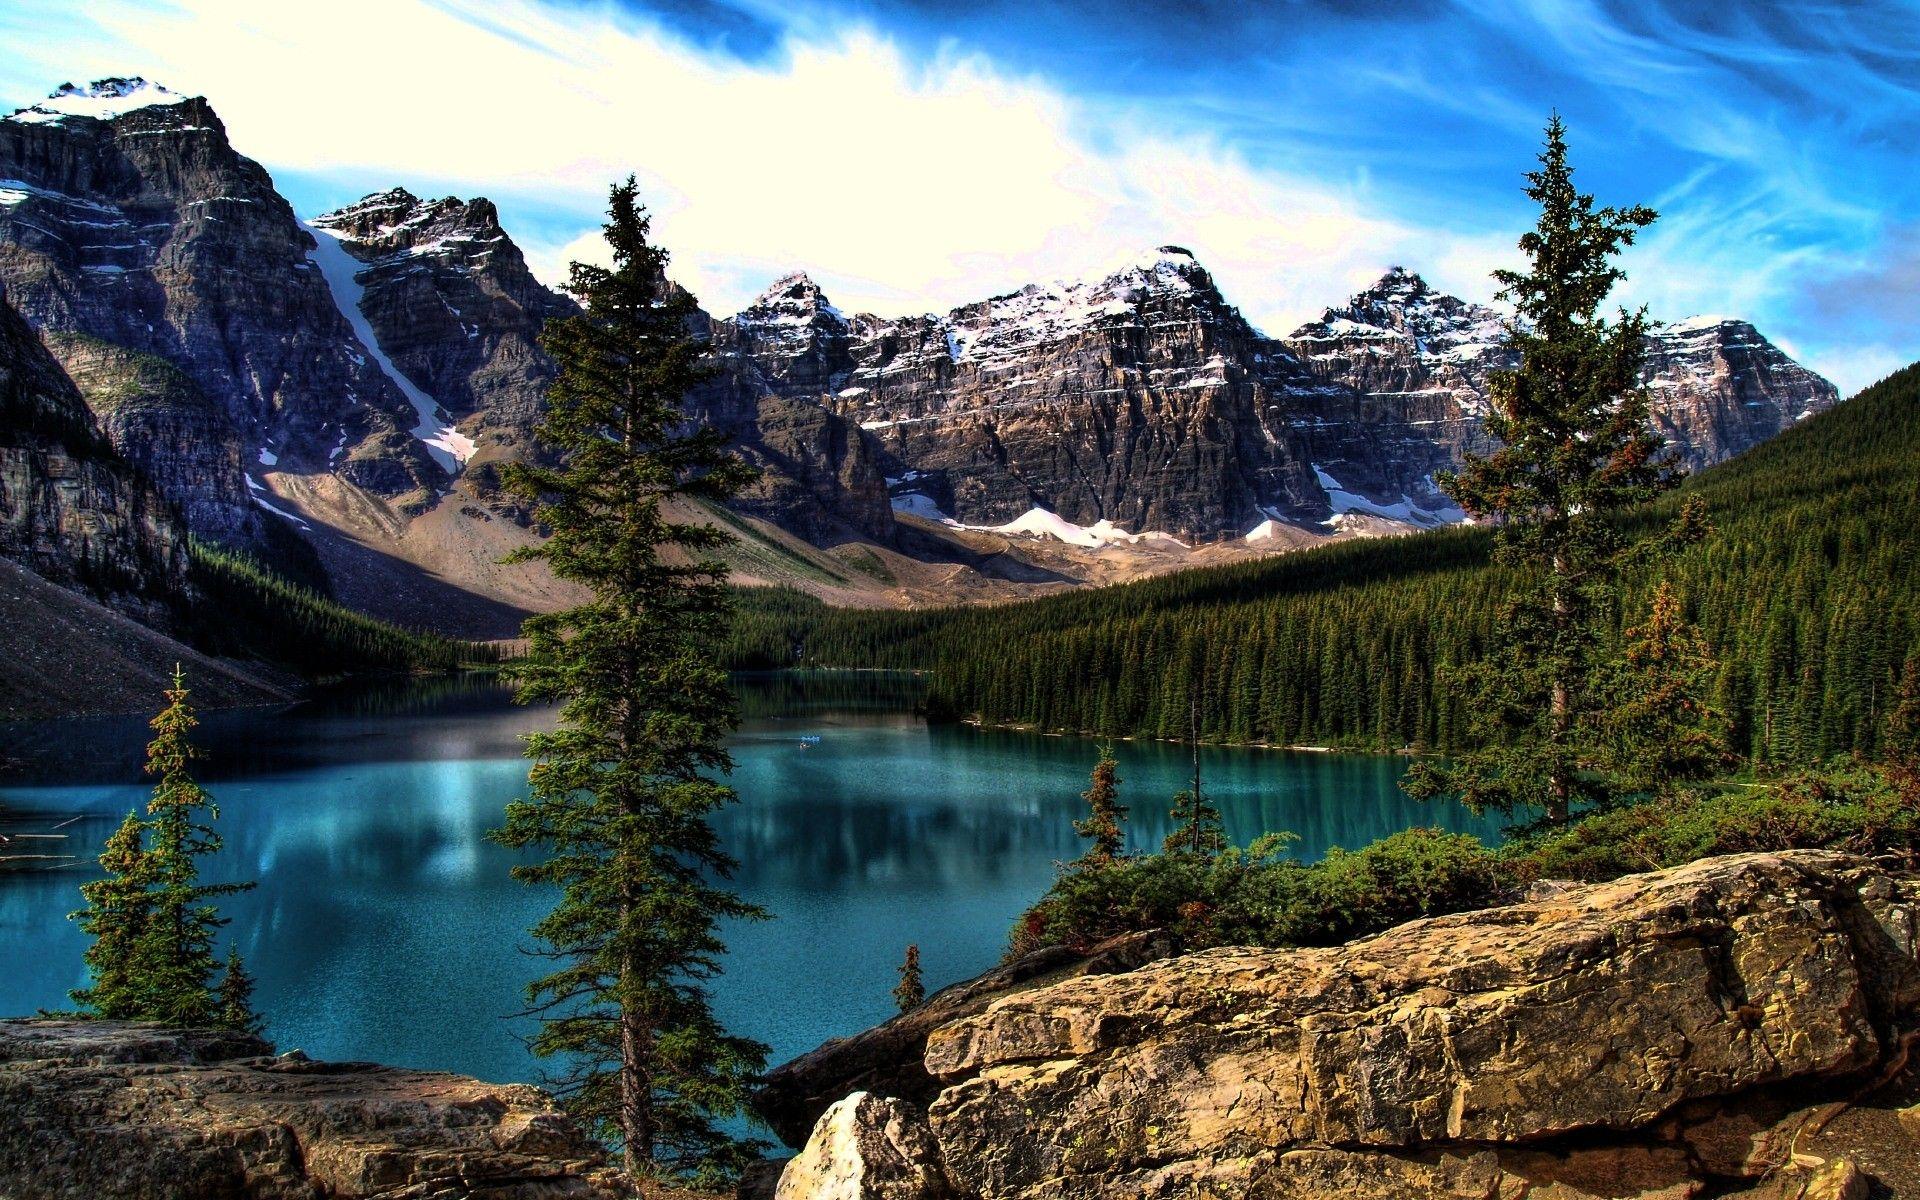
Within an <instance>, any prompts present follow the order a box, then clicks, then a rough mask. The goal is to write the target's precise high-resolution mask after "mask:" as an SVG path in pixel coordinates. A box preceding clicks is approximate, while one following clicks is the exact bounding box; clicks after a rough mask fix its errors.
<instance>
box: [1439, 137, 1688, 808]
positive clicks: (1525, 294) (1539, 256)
mask: <svg viewBox="0 0 1920 1200" xmlns="http://www.w3.org/2000/svg"><path fill="white" fill-rule="evenodd" d="M1527 179H1528V181H1529V186H1528V188H1527V195H1528V196H1529V197H1530V198H1531V199H1532V200H1533V201H1534V202H1536V203H1537V204H1538V205H1539V206H1540V218H1539V221H1538V224H1537V225H1536V226H1535V228H1534V229H1532V230H1531V231H1529V232H1528V233H1526V234H1525V235H1524V236H1522V237H1521V239H1520V249H1521V251H1522V252H1523V253H1524V254H1525V255H1526V257H1527V259H1528V260H1529V262H1530V264H1531V269H1530V270H1528V271H1527V272H1525V273H1524V274H1523V273H1521V272H1517V271H1508V270H1501V271H1497V272H1495V277H1496V278H1497V279H1498V280H1499V282H1500V284H1501V291H1500V298H1501V299H1503V300H1507V301H1509V302H1511V303H1512V304H1513V306H1514V309H1515V312H1516V319H1515V320H1514V322H1513V323H1512V324H1511V325H1510V327H1509V336H1510V338H1511V345H1512V348H1513V350H1514V351H1516V352H1517V353H1518V356H1519V366H1518V367H1517V368H1516V369H1514V370H1511V371H1499V372H1494V373H1493V374H1492V375H1491V376H1490V377H1489V379H1488V392H1489V399H1490V407H1491V411H1490V412H1489V413H1488V415H1487V421H1486V429H1487V433H1488V434H1489V435H1490V437H1491V438H1492V440H1493V441H1494V442H1495V443H1496V444H1497V446H1498V448H1497V449H1495V450H1494V451H1493V452H1492V453H1491V454H1489V455H1487V456H1486V457H1480V456H1478V455H1473V454H1469V455H1467V456H1466V461H1465V465H1464V466H1463V467H1462V469H1461V470H1460V471H1459V472H1458V473H1447V474H1444V475H1442V476H1441V477H1440V483H1441V486H1442V487H1443V488H1444V489H1445V490H1446V491H1447V493H1448V494H1449V495H1450V496H1452V497H1453V498H1454V499H1455V500H1456V501H1457V502H1458V503H1459V504H1460V505H1461V507H1462V508H1464V509H1465V510H1466V511H1467V512H1468V513H1470V514H1471V515H1473V516H1475V517H1477V518H1480V519H1483V520H1487V521H1490V522H1491V523H1492V524H1493V525H1494V526H1495V535H1494V547H1495V549H1494V554H1495V558H1496V560H1497V561H1499V562H1501V563H1503V564H1505V565H1507V566H1509V567H1512V568H1514V569H1515V570H1517V571H1518V572H1519V573H1520V574H1521V575H1522V578H1523V579H1524V581H1525V582H1524V585H1523V589H1522V591H1521V593H1520V595H1519V597H1518V599H1517V600H1516V601H1515V602H1514V604H1513V606H1512V608H1511V609H1510V611H1509V612H1508V613H1507V619H1506V621H1505V622H1504V624H1505V630H1504V636H1503V639H1502V645H1501V648H1500V649H1499V650H1497V651H1496V653H1495V654H1494V655H1493V656H1492V657H1491V658H1490V659H1487V660H1484V661H1482V662H1479V663H1476V664H1474V665H1473V667H1471V668H1469V669H1468V670H1466V671H1464V672H1462V674H1463V676H1464V677H1465V679H1466V680H1467V682H1468V687H1469V694H1468V696H1467V700H1468V701H1469V703H1468V704H1467V712H1468V714H1469V716H1470V718H1471V719H1472V720H1473V721H1475V722H1477V723H1478V724H1479V725H1480V727H1481V728H1480V729H1479V730H1478V733H1479V735H1480V736H1479V737H1478V739H1477V740H1478V741H1479V742H1480V744H1481V748H1480V749H1477V750H1475V751H1473V752H1471V753H1468V754H1466V755H1464V756H1463V757H1461V758H1458V759H1456V760H1454V762H1453V763H1452V764H1451V765H1448V766H1438V765H1435V764H1432V763H1420V764H1417V765H1416V766H1415V767H1414V769H1413V770H1411V771H1410V772H1409V773H1408V776H1407V783H1406V785H1405V786H1406V789H1407V791H1408V792H1409V794H1411V795H1414V796H1419V797H1423V798H1430V797H1433V796H1438V795H1443V794H1452V795H1457V796H1458V797H1459V798H1460V799H1461V800H1463V801H1464V802H1465V803H1466V804H1467V805H1468V806H1469V807H1470V808H1472V809H1474V810H1476V811H1489V810H1490V811H1498V812H1515V811H1523V810H1526V809H1530V808H1538V809H1541V810H1543V811H1544V812H1545V814H1546V819H1547V820H1548V821H1551V822H1560V821H1564V820H1566V819H1567V817H1568V815H1569V813H1570V812H1571V811H1572V809H1573V808H1574V807H1575V806H1576V805H1577V804H1579V803H1581V802H1583V801H1598V800H1604V799H1606V798H1608V797H1609V796H1610V795H1611V790H1610V788H1609V787H1608V785H1607V784H1606V781H1604V780H1603V779H1599V778H1596V776H1595V774H1594V772H1593V771H1592V765H1593V764H1592V761H1591V760H1592V748H1591V746H1589V745H1586V744H1583V743H1584V742H1585V740H1586V739H1585V738H1584V737H1583V734H1584V733H1585V731H1586V729H1587V727H1588V726H1589V725H1590V724H1591V720H1590V719H1591V717H1592V715H1593V713H1594V711H1595V708H1596V706H1597V705H1598V704H1600V703H1602V702H1603V701H1602V699H1601V697H1599V696H1598V695H1597V689H1595V688H1594V687H1593V686H1592V683H1593V681H1594V680H1595V679H1596V677H1597V676H1598V675H1599V674H1600V670H1599V668H1600V667H1601V665H1602V658H1601V654H1602V647H1603V634H1604V632H1605V630H1606V627H1607V622H1608V619H1609V614H1610V612H1611V607H1610V606H1611V605H1612V603H1613V601H1614V590H1615V584H1616V581H1617V579H1618V576H1619V573H1620V570H1621V568H1622V566H1623V565H1624V564H1625V562H1626V561H1628V560H1629V559H1630V558H1633V557H1638V556H1642V555H1645V554H1649V553H1651V552H1652V545H1651V544H1649V545H1646V546H1636V545H1634V544H1632V543H1631V542H1630V540H1629V538H1628V535H1627V533H1626V532H1625V531H1624V530H1623V528H1622V526H1621V524H1620V523H1619V522H1618V521H1617V520H1616V517H1617V514H1618V513H1619V512H1620V511H1621V510H1622V509H1624V508H1627V507H1628V506H1630V505H1633V504H1637V503H1640V502H1642V501H1644V500H1647V499H1650V498H1651V497H1653V496H1654V495H1656V494H1658V493H1659V492H1660V491H1662V490H1664V489H1665V488H1667V487H1670V486H1672V484H1673V483H1674V482H1675V481H1676V480H1675V476H1674V473H1673V471H1672V470H1671V468H1670V467H1669V466H1668V464H1667V463H1665V462H1664V461H1663V460H1662V458H1661V456H1660V453H1659V451H1660V448H1661V440H1660V438H1659V436H1658V435H1657V434H1656V433H1655V432H1654V431H1653V428H1652V426H1651V425H1650V423H1649V420H1648V409H1647V399H1646V394H1645V393H1644V392H1643V391H1642V390H1640V388H1639V387H1638V382H1639V373H1640V366H1641V360H1642V355H1643V351H1642V341H1643V339H1644V338H1645V336H1646V332H1647V328H1648V323H1647V318H1646V314H1645V311H1644V310H1640V311H1635V312H1628V311H1626V310H1624V309H1622V310H1620V313H1619V318H1618V320H1614V321H1610V320H1608V319H1607V318H1606V317H1605V316H1603V315H1601V313H1600V308H1601V305H1602V303H1603V302H1604V301H1605V300H1606V298H1607V295H1608V293H1610V292H1611V291H1612V290H1613V287H1614V285H1615V284H1616V283H1618V282H1619V281H1620V280H1621V279H1623V278H1625V275H1624V273H1623V272H1622V271H1621V270H1620V269H1619V268H1618V267H1617V266H1615V265H1614V264H1613V261H1612V260H1613V258H1614V256H1615V255H1617V254H1618V253H1619V252H1620V251H1621V250H1622V249H1624V248H1625V247H1627V246H1630V245H1632V244H1633V241H1634V235H1635V233H1636V231H1638V230H1639V229H1641V228H1643V227H1645V226H1646V225H1648V224H1650V223H1651V222H1652V221H1653V220H1654V217H1655V214H1654V212H1653V210H1652V209H1649V208H1645V207H1637V206H1636V207H1633V208H1627V209H1615V208H1610V207H1609V208H1596V207H1594V203H1593V197H1592V196H1590V195H1586V194H1583V193H1581V192H1579V191H1577V190H1576V189H1575V188H1574V185H1573V169H1572V167H1571V166H1570V165H1569V164H1568V162H1567V146H1566V139H1565V129H1564V127H1563V126H1562V125H1561V123H1560V119H1559V117H1557V116H1556V117H1554V118H1553V120H1552V121H1551V122H1549V123H1548V125H1547V131H1546V148H1545V150H1544V151H1543V152H1542V153H1541V155H1540V169H1539V170H1537V171H1532V172H1529V173H1528V175H1527ZM1685 511H1686V512H1687V514H1688V520H1687V521H1685V522H1683V524H1682V527H1681V528H1680V529H1679V530H1677V531H1676V532H1675V533H1674V534H1673V535H1671V536H1670V537H1668V538H1667V539H1665V541H1666V542H1667V543H1669V544H1671V543H1677V542H1679V541H1682V540H1685V539H1687V538H1689V537H1691V536H1694V535H1695V533H1696V526H1697V524H1698V521H1699V520H1700V519H1701V518H1700V515H1699V512H1698V510H1696V509H1693V508H1689V509H1687V510H1685Z"/></svg>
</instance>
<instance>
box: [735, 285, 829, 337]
mask: <svg viewBox="0 0 1920 1200" xmlns="http://www.w3.org/2000/svg"><path fill="white" fill-rule="evenodd" d="M823 317H824V318H825V319H826V321H827V322H828V323H829V324H833V325H837V326H840V327H843V328H844V327H845V325H846V323H847V316H846V314H845V313H843V312H841V311H840V310H839V309H837V308H835V307H834V306H833V303H832V301H830V300H828V299H827V294H826V293H825V292H823V291H821V290H820V285H819V284H817V283H815V282H814V281H813V277H812V276H810V275H808V274H807V273H806V272H805V271H794V272H792V273H791V274H788V275H783V276H781V277H780V278H779V279H776V280H774V281H773V283H772V284H770V285H769V286H768V287H767V290H765V291H764V292H761V293H760V295H759V296H757V297H755V298H754V301H753V303H752V304H749V305H748V306H747V307H746V308H744V309H742V310H741V312H740V313H739V315H738V316H736V317H735V318H734V320H735V321H736V322H737V323H739V324H740V325H741V326H742V327H743V328H744V327H749V326H750V327H754V328H767V327H771V326H781V325H791V326H802V325H813V324H816V323H817V322H818V321H819V320H820V319H821V318H823Z"/></svg>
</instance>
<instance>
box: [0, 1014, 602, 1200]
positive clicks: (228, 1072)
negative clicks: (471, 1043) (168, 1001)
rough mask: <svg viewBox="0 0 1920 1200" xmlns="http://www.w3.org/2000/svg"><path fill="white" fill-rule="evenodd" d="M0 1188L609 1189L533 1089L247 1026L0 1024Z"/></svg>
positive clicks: (354, 1192)
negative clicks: (331, 1050)
mask: <svg viewBox="0 0 1920 1200" xmlns="http://www.w3.org/2000/svg"><path fill="white" fill-rule="evenodd" d="M0 1111H4V1112H5V1113H6V1114H7V1119H6V1120H5V1121H0V1195H6V1196H19V1197H28V1196H32V1197H35V1198H37V1200H67V1198H72V1200H100V1198H103V1197H116V1196H155V1197H158V1196H178V1197H185V1196H193V1197H217V1196H218V1197H225V1196H231V1197H257V1198H260V1200H267V1198H272V1200H294V1198H296V1197H298V1198H301V1200H306V1198H312V1200H319V1198H320V1197H323V1196H325V1197H338V1198H340V1200H347V1198H350V1197H376V1196H378V1197H395V1198H400V1197H405V1198H407V1200H428V1198H440V1197H444V1198H445V1200H456V1198H465V1197H482V1196H484V1197H487V1198H489V1200H536V1198H538V1200H562V1198H576V1197H577V1198H580V1200H611V1198H612V1197H613V1196H615V1195H616V1194H618V1193H617V1192H616V1191H615V1189H614V1188H613V1187H612V1186H611V1180H610V1179H608V1178H606V1177H605V1176H604V1175H603V1173H602V1172H603V1167H602V1163H601V1159H600V1155H599V1152H598V1151H597V1149H596V1148H595V1147H594V1146H593V1145H592V1144H591V1143H590V1142H589V1141H588V1140H587V1139H585V1138H584V1137H582V1136H581V1134H580V1133H579V1131H578V1130H577V1129H575V1128H574V1127H573V1125H572V1124H571V1123H570V1122H569V1121H568V1120H566V1119H565V1118H564V1117H562V1116H561V1115H560V1114H559V1112H558V1111H557V1110H556V1109H555V1108H554V1107H553V1104H552V1102H551V1101H550V1100H549V1099H548V1097H547V1096H546V1095H545V1094H544V1093H542V1092H540V1091H539V1090H538V1089H535V1088H531V1087H525V1086H501V1085H496V1084H489V1083H481V1082H478V1081H477V1080H473V1079H467V1078H464V1077H462V1076H458V1075H445V1074H438V1073H434V1072H427V1071H405V1070H397V1069H395V1068H392V1067H381V1066H376V1065H374V1064H371V1063H325V1062H313V1061H309V1060H307V1059H306V1058H305V1057H304V1056H302V1055H299V1054H297V1053H295V1054H290V1055H284V1056H280V1057H275V1056H274V1055H273V1053H272V1048H271V1047H270V1046H268V1045H267V1044H266V1043H264V1042H262V1041H260V1040H259V1039H257V1038H250V1037H245V1036H241V1035H233V1034H221V1033H214V1032H209V1031H205V1030H200V1031H194V1030H181V1029H171V1028H167V1027H164V1026H156V1025H140V1024H129V1023H124V1022H108V1021H50V1020H38V1021H0Z"/></svg>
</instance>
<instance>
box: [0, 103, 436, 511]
mask: <svg viewBox="0 0 1920 1200" xmlns="http://www.w3.org/2000/svg"><path fill="white" fill-rule="evenodd" d="M314 249H315V244H314V240H313V238H312V236H311V235H310V234H308V233H307V232H306V230H304V229H302V228H301V226H300V224H299V222H298V221H296V220H295V219H294V215H293V211H292V209H291V208H290V207H288V205H287V202H286V201H285V200H284V199H282V198H281V196H280V194H279V193H278V192H277V191H275V190H274V186H273V181H272V179H271V178H269V177H268V175H267V172H266V171H265V170H263V169H262V168H261V167H260V165H259V164H258V163H255V162H253V161H252V160H251V159H247V158H244V157H242V156H241V155H240V154H239V153H237V152H236V151H235V150H234V149H233V147H232V146H231V145H230V144H229V143H228V141H227V135H226V129H225V127H224V126H223V125H222V124H221V122H220V118H219V117H218V116H217V115H215V113H214V111H213V108H212V107H211V106H210V105H209V104H208V103H207V102H206V101H205V100H204V99H200V98H197V97H188V96H184V95H180V94H178V93H174V92H170V91H168V90H167V89H165V88H163V87H159V86H158V85H155V84H151V83H148V82H146V81H144V80H140V79H109V80H102V81H100V82H98V83H95V84H93V85H91V86H87V87H74V86H71V85H70V86H67V87H63V88H61V89H60V90H59V91H58V92H56V93H55V94H54V95H53V96H52V97H50V98H49V99H48V100H46V101H44V102H42V103H41V104H38V105H34V106H32V107H29V108H26V109H22V110H20V111H19V112H16V113H14V114H13V115H12V116H10V117H7V118H6V119H4V120H0V282H4V283H5V285H6V287H7V289H8V292H9V294H10V295H11V296H12V298H13V302H14V304H15V305H16V306H17V307H18V308H19V310H20V312H21V314H22V315H23V316H25V317H26V318H27V320H28V322H29V323H31V324H32V325H33V326H34V327H35V328H36V329H38V330H41V331H43V332H48V333H70V334H84V335H88V336H90V337H92V338H97V339H99V340H101V341H104V342H107V343H110V344H112V345H115V346H119V347H123V348H125V349H127V350H131V351H136V352H139V353H142V354H148V355H153V356H155V357H157V358H159V359H161V360H164V361H165V362H167V363H169V364H171V365H172V366H174V367H175V368H177V369H178V370H179V371H180V372H181V373H182V374H184V375H185V376H187V377H188V378H189V379H190V380H192V382H193V384H194V385H195V387H196V388H197V389H198V390H199V392H200V393H201V395H202V396H204V397H205V399H206V400H207V401H209V402H211V404H212V405H213V406H214V407H215V409H216V410H217V411H218V413H219V414H220V416H221V417H223V418H224V420H225V422H226V424H227V426H229V431H227V432H224V433H223V439H224V438H231V439H233V440H237V441H238V442H239V443H240V444H241V445H242V446H243V447H244V450H245V454H246V457H247V459H248V461H249V462H252V461H253V460H254V458H255V457H256V456H257V455H258V454H259V453H260V452H262V451H265V452H266V453H267V454H268V455H270V456H272V457H273V458H274V459H276V460H278V461H280V462H283V463H285V464H286V465H287V466H289V467H299V468H302V469H308V470H319V471H327V470H332V471H335V472H337V473H339V474H340V475H341V476H342V477H343V478H346V479H349V480H351V481H352V482H354V483H355V484H357V485H359V486H361V487H364V488H366V489H368V490H369V491H372V492H376V493H379V494H382V495H386V496H399V495H403V494H408V493H414V492H420V491H422V490H423V489H427V488H431V487H436V486H438V485H439V484H440V483H441V482H442V481H444V478H445V475H444V473H443V472H442V471H440V470H439V469H438V468H437V467H436V466H435V464H434V463H432V462H431V461H430V460H429V458H428V455H427V453H426V452H425V450H424V448H423V447H422V446H421V445H419V443H418V442H417V441H416V440H415V439H413V438H411V437H410V436H408V432H407V431H409V430H410V429H411V428H412V427H413V424H414V416H413V413H412V408H411V405H410V404H409V403H408V401H407V399H406V398H405V397H404V396H403V395H402V394H401V393H400V391H399V390H398V389H397V388H396V387H395V385H394V384H393V383H392V382H391V381H390V380H388V378H387V377H386V376H385V375H384V374H383V373H382V371H381V370H380V368H379V367H378V365H377V364H375V363H374V362H372V361H371V360H370V359H369V357H368V355H367V354H366V353H364V352H363V349H362V347H361V345H360V343H359V340H358V338H357V337H356V335H355V333H354V331H353V329H352V328H351V327H350V326H349V324H348V322H347V320H346V318H345V317H344V316H343V315H342V313H341V312H340V310H339V307H338V305H337V304H336V303H335V299H334V296H333V295H332V293H331V290H330V288H329V286H328V283H327V280H326V279H325V278H324V276H323V274H322V272H321V270H320V268H319V267H318V266H317V265H316V264H315V262H314V261H313V254H314ZM263 461H264V460H263ZM170 498H174V499H176V500H177V501H178V502H179V503H181V504H182V505H183V506H193V505H195V504H196V502H197V499H198V498H196V497H195V496H193V495H190V494H183V495H181V496H179V497H170ZM206 532H208V533H209V535H213V536H218V535H219V534H220V533H221V532H222V531H221V530H218V529H208V530H207V531H206Z"/></svg>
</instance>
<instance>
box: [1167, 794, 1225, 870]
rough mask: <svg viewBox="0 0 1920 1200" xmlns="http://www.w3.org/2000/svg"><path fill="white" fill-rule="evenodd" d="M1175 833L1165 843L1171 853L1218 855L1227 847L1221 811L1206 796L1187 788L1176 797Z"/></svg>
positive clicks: (1174, 805) (1174, 801) (1174, 799)
mask: <svg viewBox="0 0 1920 1200" xmlns="http://www.w3.org/2000/svg"><path fill="white" fill-rule="evenodd" d="M1169 815H1170V816H1171V817H1172V819H1173V832H1172V833H1169V834H1168V835H1167V837H1166V840H1165V841H1164V842H1162V843H1161V847H1160V848H1161V849H1162V850H1164V851H1166V852H1167V853H1168V854H1218V853H1220V852H1221V851H1222V850H1225V849H1226V848H1227V832H1226V827H1225V826H1224V825H1223V824H1222V823H1221V820H1220V810H1219V809H1217V808H1215V807H1214V806H1213V805H1212V804H1211V803H1209V802H1208V801H1207V799H1206V797H1205V796H1204V795H1202V794H1201V793H1199V792H1196V791H1194V790H1192V789H1183V790H1181V791H1178V792H1175V793H1174V795H1173V811H1172V812H1171V813H1170V814H1169Z"/></svg>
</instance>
